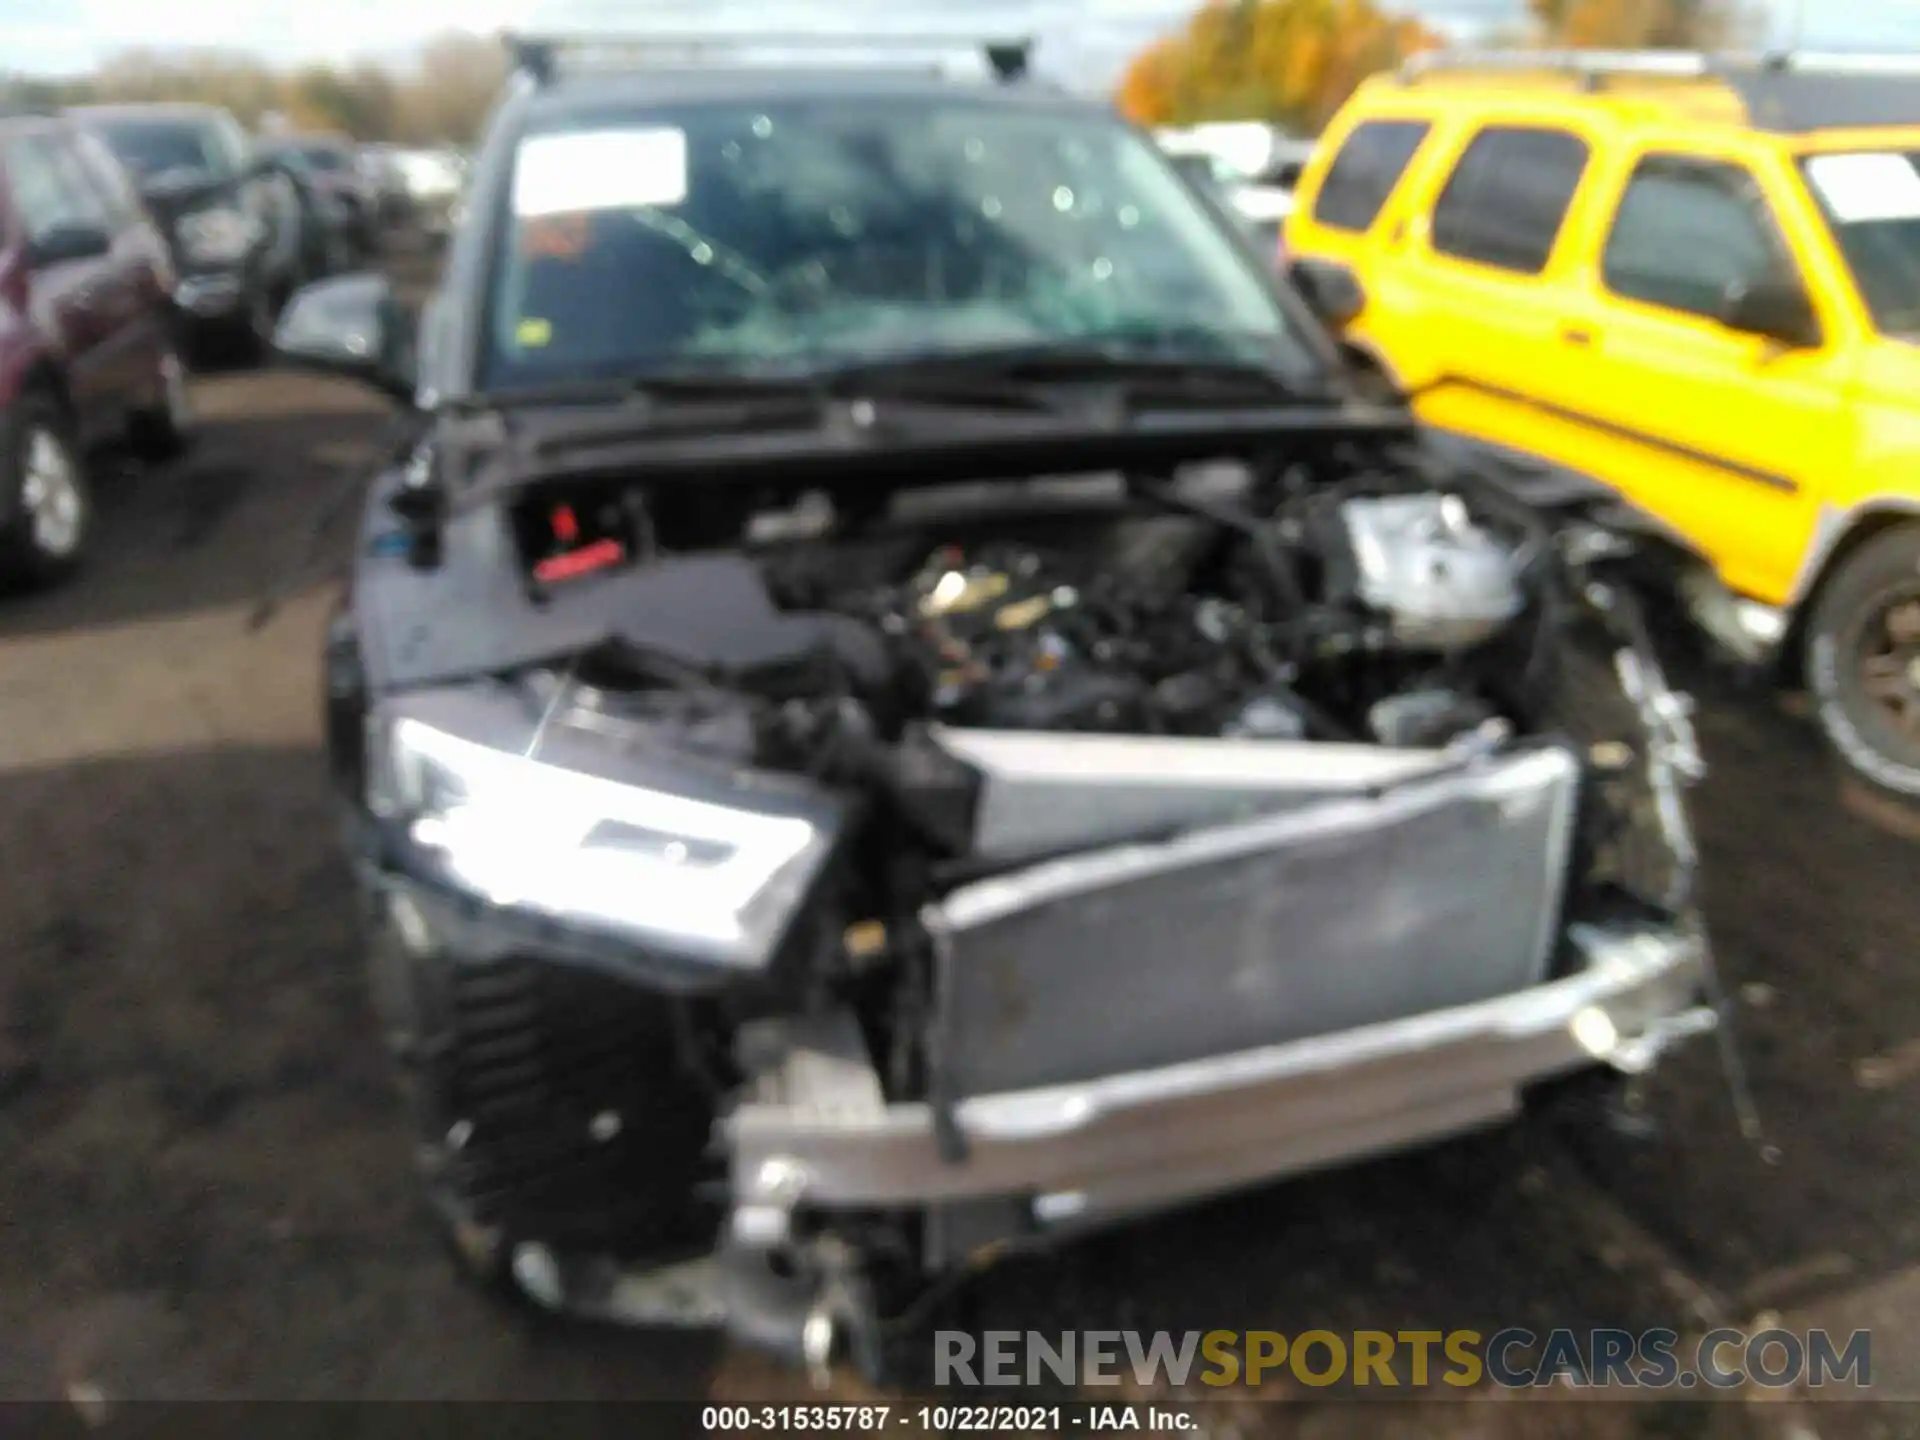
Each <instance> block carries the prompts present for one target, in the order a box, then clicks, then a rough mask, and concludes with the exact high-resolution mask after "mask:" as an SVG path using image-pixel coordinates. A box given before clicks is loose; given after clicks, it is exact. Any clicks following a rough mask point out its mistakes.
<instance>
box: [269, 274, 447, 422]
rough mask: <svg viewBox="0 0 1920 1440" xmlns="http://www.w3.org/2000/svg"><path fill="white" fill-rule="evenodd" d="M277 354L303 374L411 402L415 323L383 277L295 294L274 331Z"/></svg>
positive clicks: (352, 278)
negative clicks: (370, 388) (348, 382)
mask: <svg viewBox="0 0 1920 1440" xmlns="http://www.w3.org/2000/svg"><path fill="white" fill-rule="evenodd" d="M273 353H274V355H275V356H276V357H277V358H278V359H279V360H280V361H281V362H282V363H284V364H287V365H291V366H294V367H296V368H298V369H301V370H317V371H320V372H322V373H325V374H329V375H339V376H342V377H344V378H346V379H349V380H358V381H360V382H361V383H362V384H365V385H371V386H373V387H374V388H375V389H376V390H379V391H381V392H382V393H384V394H387V395H391V396H392V397H394V398H395V399H397V400H402V401H407V402H411V401H412V399H413V388H414V380H415V371H414V326H413V321H412V319H411V317H410V316H408V314H407V313H406V311H405V310H404V309H402V308H401V305H400V301H399V298H398V297H397V296H396V295H395V294H394V292H393V286H392V285H391V284H390V283H389V282H388V280H387V278H386V277H385V276H384V275H375V274H361V275H342V276H339V277H336V278H334V279H331V280H321V281H317V282H316V283H314V284H312V285H307V286H303V287H302V288H301V289H299V290H297V291H295V292H294V295H293V298H292V299H291V300H289V301H288V302H287V307H286V309H284V310H283V311H281V312H280V323H279V324H278V325H277V326H275V327H274V332H273Z"/></svg>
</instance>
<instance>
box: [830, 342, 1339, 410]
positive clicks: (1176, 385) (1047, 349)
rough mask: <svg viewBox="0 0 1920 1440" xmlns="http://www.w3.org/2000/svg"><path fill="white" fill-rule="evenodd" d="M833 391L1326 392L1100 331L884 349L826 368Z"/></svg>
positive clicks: (958, 394)
mask: <svg viewBox="0 0 1920 1440" xmlns="http://www.w3.org/2000/svg"><path fill="white" fill-rule="evenodd" d="M821 378H822V381H823V383H824V384H825V386H826V387H827V388H828V390H829V391H830V393H833V394H836V395H854V394H860V395H866V396H871V397H873V398H876V399H879V398H899V399H903V400H935V401H940V400H973V401H977V402H983V403H991V402H993V401H999V402H1000V403H1001V404H1008V403H1012V402H1021V401H1024V402H1025V403H1026V406H1027V407H1028V408H1051V407H1050V406H1049V405H1047V403H1046V402H1047V401H1048V399H1049V392H1051V391H1058V390H1062V389H1071V388H1076V387H1085V386H1100V387H1106V388H1110V389H1113V390H1116V391H1117V392H1118V395H1119V398H1121V399H1123V400H1125V401H1128V402H1131V403H1133V404H1155V403H1159V404H1192V403H1195V402H1209V403H1212V404H1218V405H1226V406H1236V405H1247V404H1274V403H1302V402H1311V401H1319V400H1325V399H1330V398H1332V392H1331V391H1328V390H1324V389H1317V388H1309V387H1307V386H1303V385H1302V384H1301V383H1300V382H1299V381H1298V380H1296V379H1295V378H1294V377H1292V376H1290V375H1287V374H1286V373H1284V372H1283V371H1281V370H1279V369H1277V368H1275V367H1273V366H1271V365H1267V364H1262V363H1260V362H1258V361H1252V360H1235V359H1221V358H1216V357H1213V356H1195V355H1191V354H1167V353H1164V352H1160V353H1153V352H1149V353H1141V352H1140V351H1139V350H1138V349H1137V348H1136V347H1135V346H1134V345H1133V344H1132V343H1131V342H1130V341H1127V340H1121V341H1119V342H1110V341H1108V340H1107V339H1106V337H1104V336H1102V337H1098V338H1095V339H1089V340H1076V341H1071V342H1066V343H1054V344H1039V345H1017V346H1005V347H996V348H994V349H988V350H970V351H939V352H935V353H931V354H926V355H910V356H898V355H896V356H889V357H887V358H885V359H881V360H875V361H863V362H861V363H859V364H855V365H847V366H842V367H839V368H837V369H834V370H831V371H827V372H825V373H824V374H823V375H822V377H821Z"/></svg>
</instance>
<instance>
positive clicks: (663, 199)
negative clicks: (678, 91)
mask: <svg viewBox="0 0 1920 1440" xmlns="http://www.w3.org/2000/svg"><path fill="white" fill-rule="evenodd" d="M686 198H687V136H686V132H685V131H684V130H673V129H668V128H666V127H664V126H656V127H653V128H650V129H646V130H583V131H580V132H578V133H575V134H569V135H535V136H533V137H532V138H530V139H527V140H523V141H521V142H520V155H519V159H518V161H517V163H516V164H515V165H514V170H513V213H514V214H515V215H518V216H521V217H523V218H530V217H533V216H538V215H571V214H578V213H579V212H581V211H585V210H626V209H631V208H632V207H634V206H636V205H678V204H679V203H680V202H681V201H682V200H684V199H686Z"/></svg>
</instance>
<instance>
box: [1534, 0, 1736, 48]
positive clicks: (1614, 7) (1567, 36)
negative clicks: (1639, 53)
mask: <svg viewBox="0 0 1920 1440" xmlns="http://www.w3.org/2000/svg"><path fill="white" fill-rule="evenodd" d="M1527 8H1528V9H1529V11H1530V12H1531V13H1532V16H1533V20H1534V24H1535V26H1536V27H1537V28H1538V31H1539V38H1540V40H1541V42H1542V43H1543V44H1547V45H1555V46H1568V47H1572V48H1574V49H1603V50H1638V49H1644V48H1652V49H1677V50H1693V49H1700V50H1710V49H1713V48H1715V47H1716V46H1722V45H1731V44H1735V43H1738V42H1740V41H1742V40H1744V39H1747V38H1750V33H1749V32H1750V31H1751V30H1752V29H1753V27H1754V26H1755V25H1756V23H1758V19H1759V16H1758V11H1757V8H1756V6H1755V5H1754V4H1752V3H1749V0H1528V7H1527Z"/></svg>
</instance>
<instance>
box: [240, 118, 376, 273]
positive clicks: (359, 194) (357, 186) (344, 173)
mask: <svg viewBox="0 0 1920 1440" xmlns="http://www.w3.org/2000/svg"><path fill="white" fill-rule="evenodd" d="M260 156H261V158H262V159H263V160H270V161H276V162H286V163H288V164H291V165H296V166H298V167H300V169H301V172H302V175H303V177H304V178H305V179H306V180H307V181H308V182H309V183H311V184H312V185H313V187H314V188H315V189H316V190H317V191H318V192H319V193H320V194H321V195H322V196H324V197H325V199H326V202H327V203H328V204H329V205H330V206H332V207H334V208H335V209H336V210H337V211H338V212H339V213H340V214H341V215H342V217H343V219H344V224H345V227H346V231H347V234H348V236H349V238H350V239H351V241H352V243H353V245H354V246H355V247H356V248H357V249H358V250H359V251H360V252H361V253H363V254H371V253H372V252H373V251H374V250H376V249H378V248H379V241H380V229H381V226H380V216H379V207H378V196H377V194H376V191H375V188H374V186H372V185H370V184H369V183H368V182H367V178H366V175H365V172H364V171H363V170H362V168H361V166H360V162H359V156H358V154H357V152H356V151H355V148H354V145H353V142H352V141H351V140H348V139H346V138H344V137H342V136H338V135H291V136H286V137H281V138H275V139H273V140H267V141H262V142H261V147H260Z"/></svg>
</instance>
